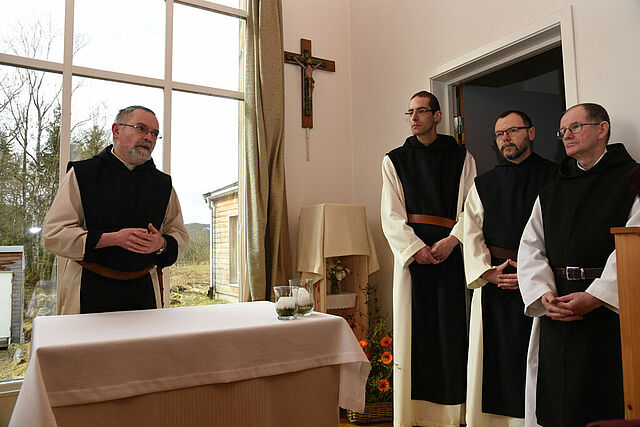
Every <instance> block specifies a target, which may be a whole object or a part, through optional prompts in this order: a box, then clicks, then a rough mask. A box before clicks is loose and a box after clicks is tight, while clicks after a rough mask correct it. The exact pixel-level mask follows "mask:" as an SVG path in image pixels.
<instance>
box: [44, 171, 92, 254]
mask: <svg viewBox="0 0 640 427" xmlns="http://www.w3.org/2000/svg"><path fill="white" fill-rule="evenodd" d="M84 222H85V221H84V210H83V209H82V200H81V199H80V188H79V187H78V180H77V179H76V174H75V170H74V169H73V168H71V169H70V170H69V172H67V174H66V176H65V177H64V179H63V180H62V184H60V188H59V189H58V192H57V193H56V197H55V198H54V199H53V203H52V204H51V208H49V212H47V215H46V216H45V218H44V223H43V225H42V236H43V238H44V247H45V248H46V249H47V250H48V251H49V252H51V253H54V254H56V255H60V256H63V257H65V258H69V259H73V260H82V259H83V258H84V249H85V243H86V240H87V230H86V228H85V223H84Z"/></svg>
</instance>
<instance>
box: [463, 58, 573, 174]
mask: <svg viewBox="0 0 640 427" xmlns="http://www.w3.org/2000/svg"><path fill="white" fill-rule="evenodd" d="M455 94H456V97H455V111H456V118H457V119H456V121H457V120H459V119H458V118H459V117H462V121H461V122H462V124H463V126H462V127H458V128H457V129H456V132H458V131H459V130H460V129H463V130H464V141H465V143H466V146H467V149H468V150H469V151H470V152H471V154H473V156H474V158H475V160H476V166H477V168H478V174H481V173H484V172H487V171H489V170H491V169H493V168H494V167H495V166H496V164H497V163H498V160H499V158H501V155H500V153H499V152H498V151H497V150H496V149H495V142H494V141H493V132H494V125H495V122H496V118H497V117H498V115H499V114H500V113H502V112H504V111H507V110H520V111H524V112H525V113H527V114H528V115H529V117H530V118H531V121H532V124H533V126H534V127H535V128H536V136H535V139H534V142H533V151H534V152H536V153H538V154H539V155H540V156H542V157H544V158H547V159H549V160H553V161H555V162H560V161H562V159H563V158H564V148H563V147H562V144H560V143H559V142H558V140H557V138H556V135H555V134H556V130H557V129H558V126H559V125H558V123H559V121H560V117H561V116H562V113H563V112H564V110H565V109H566V104H565V91H564V70H563V65H562V46H557V47H554V48H552V49H550V50H548V51H546V52H543V53H539V54H537V55H535V56H532V57H530V58H527V59H524V60H521V61H520V62H516V63H514V64H511V65H508V66H506V67H504V68H501V69H498V70H496V71H493V72H491V73H489V74H485V75H483V76H481V77H476V78H473V79H471V80H469V81H466V82H464V83H462V84H459V85H457V86H455Z"/></svg>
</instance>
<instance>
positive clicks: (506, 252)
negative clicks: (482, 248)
mask: <svg viewBox="0 0 640 427" xmlns="http://www.w3.org/2000/svg"><path fill="white" fill-rule="evenodd" d="M487 248H488V249H489V253H490V254H491V256H492V257H494V258H500V259H512V260H514V261H516V260H517V259H518V250H517V249H506V248H499V247H497V246H488V247H487Z"/></svg>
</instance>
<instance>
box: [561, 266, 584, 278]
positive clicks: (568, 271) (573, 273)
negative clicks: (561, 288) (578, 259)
mask: <svg viewBox="0 0 640 427" xmlns="http://www.w3.org/2000/svg"><path fill="white" fill-rule="evenodd" d="M565 277H566V278H567V280H584V269H583V268H580V267H566V268H565Z"/></svg>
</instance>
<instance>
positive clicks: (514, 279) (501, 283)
mask: <svg viewBox="0 0 640 427" xmlns="http://www.w3.org/2000/svg"><path fill="white" fill-rule="evenodd" d="M508 266H512V267H514V268H518V263H517V262H515V261H513V260H510V259H508V260H506V261H505V262H503V263H502V264H500V265H499V266H497V267H493V268H490V269H489V270H487V271H485V272H484V273H482V278H483V279H484V280H486V281H487V282H491V283H495V284H496V285H497V286H498V287H499V288H501V289H507V290H515V289H519V286H518V275H517V274H516V273H504V269H505V268H507V267H508Z"/></svg>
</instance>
